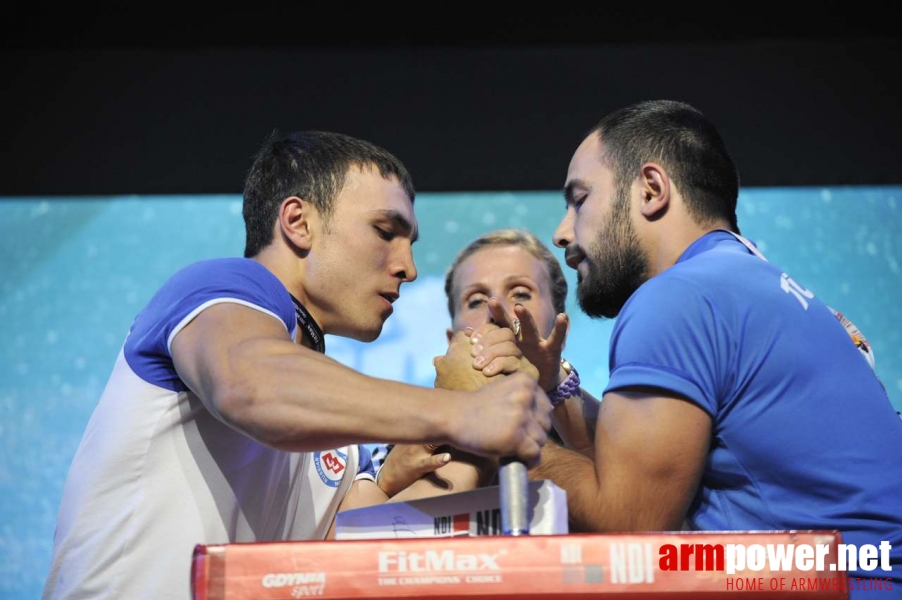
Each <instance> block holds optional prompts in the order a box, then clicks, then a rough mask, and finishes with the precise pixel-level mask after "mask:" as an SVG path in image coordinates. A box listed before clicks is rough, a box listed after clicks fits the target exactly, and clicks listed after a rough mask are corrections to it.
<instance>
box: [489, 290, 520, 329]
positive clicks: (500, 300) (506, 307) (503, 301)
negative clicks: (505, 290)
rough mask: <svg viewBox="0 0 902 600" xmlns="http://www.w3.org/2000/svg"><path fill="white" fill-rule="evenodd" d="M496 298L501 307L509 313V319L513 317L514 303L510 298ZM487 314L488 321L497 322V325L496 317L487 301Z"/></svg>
mask: <svg viewBox="0 0 902 600" xmlns="http://www.w3.org/2000/svg"><path fill="white" fill-rule="evenodd" d="M495 300H497V301H498V304H500V305H501V308H503V309H504V312H505V314H507V315H508V319H513V318H514V305H513V304H512V303H511V302H510V300H509V299H507V298H505V297H503V296H495ZM485 314H486V322H487V323H495V324H496V325H498V323H497V322H496V321H495V318H494V317H493V316H492V311H491V310H490V309H489V307H488V303H486V309H485Z"/></svg>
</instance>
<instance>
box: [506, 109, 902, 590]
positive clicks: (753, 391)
mask: <svg viewBox="0 0 902 600" xmlns="http://www.w3.org/2000/svg"><path fill="white" fill-rule="evenodd" d="M738 192H739V177H738V174H737V170H736V168H735V166H734V163H733V161H732V159H731V157H730V155H729V153H728V151H727V149H726V147H725V145H724V143H723V141H722V139H721V137H720V135H719V134H718V132H717V130H716V129H715V128H714V126H713V125H712V124H711V123H710V122H709V121H708V120H707V119H706V118H705V117H704V116H703V115H702V114H701V113H699V112H698V111H697V110H696V109H694V108H693V107H691V106H688V105H686V104H683V103H678V102H671V101H652V102H644V103H640V104H637V105H634V106H631V107H628V108H625V109H622V110H619V111H617V112H615V113H613V114H611V115H609V116H608V117H606V118H605V119H604V120H602V121H601V122H600V123H599V125H598V126H597V127H595V128H594V129H593V130H592V131H591V132H590V133H589V135H588V136H587V137H586V138H585V139H584V140H583V142H582V143H581V145H580V146H579V148H578V149H577V150H576V152H575V154H574V155H573V158H572V160H571V162H570V167H569V170H568V173H567V181H566V186H565V197H566V202H567V212H566V215H565V216H564V218H563V220H562V222H561V223H560V225H559V226H558V229H557V231H556V232H555V235H554V241H555V243H556V244H557V245H558V246H559V247H561V248H564V249H565V251H566V260H567V264H568V265H569V266H570V267H571V268H573V269H576V271H577V272H578V281H579V287H578V299H579V303H580V306H581V307H582V309H583V310H584V311H585V312H586V313H587V314H589V315H590V316H594V317H606V318H613V317H618V319H617V323H616V326H615V328H614V332H613V336H612V338H611V346H610V354H609V367H610V383H609V384H608V386H607V388H606V389H605V390H604V395H603V402H602V404H601V410H600V412H599V413H598V415H597V420H596V422H595V423H590V425H591V427H588V428H587V427H585V426H583V424H584V423H586V422H587V420H589V421H591V420H595V415H594V414H592V413H586V412H585V406H586V402H587V397H588V395H587V394H586V393H585V392H584V391H581V390H579V388H578V387H576V385H575V383H578V375H576V376H574V372H575V369H572V368H569V369H564V368H558V367H557V366H556V365H557V362H556V360H554V359H555V358H556V357H555V356H552V359H551V360H548V359H547V356H545V357H544V358H543V356H542V352H544V353H545V355H548V354H551V355H554V352H555V348H551V347H549V345H546V346H545V347H542V348H539V349H538V350H537V349H535V348H531V349H526V348H524V350H523V352H524V354H525V355H527V356H529V357H530V358H531V359H533V361H534V362H535V363H536V364H544V365H554V370H555V371H557V381H558V382H559V383H560V385H559V388H561V389H563V390H564V391H568V392H569V393H570V394H572V395H571V396H570V397H568V398H560V396H561V394H556V393H551V394H549V396H550V397H551V398H552V401H553V402H555V400H556V399H559V400H560V402H556V403H555V404H556V408H555V411H554V425H555V428H556V429H557V430H558V431H559V432H561V434H562V436H563V437H564V439H565V441H567V442H568V445H570V444H569V440H570V438H571V436H573V437H575V438H576V439H584V438H585V437H586V431H589V432H590V434H589V435H590V436H591V432H594V440H593V441H594V444H591V445H588V446H586V445H582V446H577V447H578V448H582V449H586V448H588V451H585V450H584V451H583V452H582V453H581V454H580V453H578V452H574V451H572V450H569V449H565V448H561V447H559V446H556V445H552V444H549V445H547V446H546V448H545V450H544V451H543V456H542V463H541V465H540V466H539V467H538V468H537V469H535V470H534V471H533V472H532V476H533V477H535V478H548V479H552V480H554V481H555V483H557V484H558V485H559V486H561V487H563V488H564V489H566V490H567V494H568V504H569V508H570V517H571V521H572V522H573V524H574V526H575V527H576V528H578V529H582V530H587V531H642V530H678V529H681V528H683V527H687V528H690V529H699V530H787V529H823V530H831V529H838V530H840V531H841V532H842V535H843V541H844V542H845V543H849V544H856V545H857V546H859V547H860V546H862V545H865V544H869V545H873V546H875V547H878V546H879V545H880V544H881V542H888V543H889V545H890V547H891V550H890V551H889V561H883V562H882V563H881V566H880V567H878V568H877V569H875V570H872V571H866V570H863V569H860V568H859V569H858V570H855V571H853V572H851V573H850V575H851V576H853V577H871V578H875V579H884V580H886V579H892V580H893V582H895V587H894V591H893V592H889V593H886V592H876V593H877V594H878V597H881V598H887V597H890V595H889V594H899V593H900V588H902V421H900V419H899V418H898V416H897V415H896V413H895V411H894V410H893V407H892V405H891V404H890V402H889V399H888V398H887V395H886V392H885V390H884V388H883V387H882V385H881V383H880V382H879V380H878V379H877V377H876V375H875V373H874V371H873V369H872V366H871V365H870V364H869V360H866V358H868V359H870V358H872V357H870V356H869V348H868V346H867V343H866V341H865V340H864V338H863V336H861V335H860V332H858V331H857V330H855V329H854V326H852V325H851V324H849V323H848V321H847V320H846V319H844V318H843V317H842V315H839V314H837V313H834V311H832V310H831V309H830V308H829V307H827V306H825V305H824V304H823V303H822V302H821V301H820V300H818V299H817V298H816V297H815V296H814V295H813V294H812V293H811V292H810V291H808V290H807V289H805V288H804V287H803V286H802V285H800V284H799V283H797V282H796V281H794V280H793V279H792V278H791V276H790V275H789V274H787V273H784V272H782V270H781V269H780V268H779V267H777V266H775V265H772V264H771V263H769V262H767V260H766V259H765V258H764V257H763V256H762V255H761V254H760V253H759V252H758V251H757V249H756V248H755V246H754V245H753V244H751V243H750V242H748V241H747V240H745V239H744V238H742V237H741V236H739V235H738V234H739V227H738V224H737V220H736V201H737V197H738ZM517 317H518V318H519V319H520V320H521V322H523V323H525V324H529V319H528V315H527V314H526V311H523V310H522V309H518V312H517ZM534 337H535V332H534V331H530V332H529V333H528V335H525V336H524V338H525V339H534ZM556 350H557V356H559V353H560V349H559V348H557V349H556ZM536 356H538V358H534V357H536ZM571 358H572V357H571ZM540 370H542V369H541V368H540ZM546 379H547V376H546ZM568 380H569V384H568ZM585 414H591V418H590V419H587V418H585ZM884 548H886V545H885V544H884ZM886 562H890V563H891V564H892V568H891V570H884V568H883V566H882V565H885V563H886ZM891 584H892V582H891ZM862 587H866V586H862ZM856 595H857V593H856Z"/></svg>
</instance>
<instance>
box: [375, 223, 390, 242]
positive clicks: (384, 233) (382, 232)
mask: <svg viewBox="0 0 902 600" xmlns="http://www.w3.org/2000/svg"><path fill="white" fill-rule="evenodd" d="M373 228H374V229H375V230H376V231H377V232H378V233H379V237H381V238H382V239H383V240H385V241H386V242H390V241H392V240H393V239H395V232H394V231H392V230H390V229H383V228H382V227H379V226H373Z"/></svg>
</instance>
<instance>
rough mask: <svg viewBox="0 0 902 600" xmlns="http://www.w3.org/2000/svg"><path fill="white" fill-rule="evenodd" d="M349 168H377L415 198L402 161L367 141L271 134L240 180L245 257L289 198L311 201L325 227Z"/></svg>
mask: <svg viewBox="0 0 902 600" xmlns="http://www.w3.org/2000/svg"><path fill="white" fill-rule="evenodd" d="M353 166H357V167H360V168H367V167H370V168H375V169H378V171H379V174H380V175H381V176H382V177H384V178H386V179H390V178H391V177H393V176H394V177H396V178H397V179H398V182H399V183H400V184H401V186H402V187H403V188H404V191H405V192H406V193H407V196H408V197H409V198H410V201H411V202H413V201H414V197H415V196H416V194H415V191H414V189H413V181H412V180H411V178H410V174H409V173H408V172H407V169H406V168H405V167H404V165H403V163H401V161H400V160H398V159H397V158H395V156H393V155H392V154H391V153H389V152H388V151H386V150H384V149H382V148H380V147H378V146H376V145H374V144H371V143H370V142H367V141H364V140H359V139H356V138H353V137H350V136H347V135H343V134H340V133H330V132H323V131H299V132H295V133H291V134H288V135H281V134H280V133H279V132H278V131H275V132H273V133H272V134H271V135H270V136H269V138H268V139H267V140H266V142H265V143H264V144H263V147H262V148H261V149H260V151H259V152H258V153H257V156H256V158H255V159H254V164H253V165H252V166H251V169H250V172H249V173H248V176H247V179H246V181H245V184H244V208H243V210H242V213H243V215H244V225H245V229H246V241H245V246H244V256H245V257H247V258H250V257H252V256H256V255H257V254H258V253H259V252H260V251H261V250H263V249H264V248H265V247H267V246H268V245H269V244H271V243H272V241H273V227H274V225H275V222H276V219H277V217H278V214H279V207H280V206H281V205H282V201H283V200H285V198H288V197H289V196H297V197H299V198H303V199H304V200H307V201H309V202H311V203H312V204H313V205H314V206H316V208H317V210H319V211H320V213H321V214H322V216H323V221H324V223H325V225H326V226H328V224H329V218H330V216H331V214H332V211H333V209H334V204H335V198H336V197H337V196H338V194H339V193H340V192H341V190H342V188H343V187H344V185H345V181H346V179H347V175H348V171H349V170H350V169H351V167H353Z"/></svg>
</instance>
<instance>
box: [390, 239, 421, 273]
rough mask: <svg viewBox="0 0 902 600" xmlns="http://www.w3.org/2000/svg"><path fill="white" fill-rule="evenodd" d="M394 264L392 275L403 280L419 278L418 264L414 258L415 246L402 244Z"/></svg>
mask: <svg viewBox="0 0 902 600" xmlns="http://www.w3.org/2000/svg"><path fill="white" fill-rule="evenodd" d="M392 265H393V266H392V269H391V272H392V275H394V276H395V277H397V278H399V279H400V280H401V281H413V280H415V279H416V278H417V266H416V263H414V260H413V247H412V246H411V245H410V244H404V245H402V247H401V249H400V250H399V251H398V252H397V254H396V255H395V259H394V261H393V262H392Z"/></svg>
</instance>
